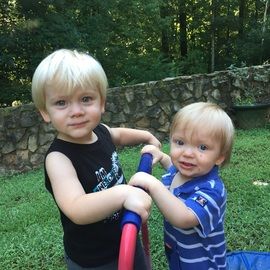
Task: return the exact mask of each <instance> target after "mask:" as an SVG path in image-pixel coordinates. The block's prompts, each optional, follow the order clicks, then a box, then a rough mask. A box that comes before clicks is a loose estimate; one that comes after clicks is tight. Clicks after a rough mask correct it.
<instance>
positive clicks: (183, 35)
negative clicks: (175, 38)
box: [178, 0, 188, 57]
mask: <svg viewBox="0 0 270 270" xmlns="http://www.w3.org/2000/svg"><path fill="white" fill-rule="evenodd" d="M178 20H179V26H180V33H179V45H180V53H181V56H182V57H183V56H187V50H188V49H187V15H186V0H179V1H178Z"/></svg>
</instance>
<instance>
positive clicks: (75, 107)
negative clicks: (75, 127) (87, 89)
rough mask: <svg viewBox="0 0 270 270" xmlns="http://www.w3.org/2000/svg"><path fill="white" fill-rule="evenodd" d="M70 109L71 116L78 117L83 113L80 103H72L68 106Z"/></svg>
mask: <svg viewBox="0 0 270 270" xmlns="http://www.w3.org/2000/svg"><path fill="white" fill-rule="evenodd" d="M70 107H71V108H70V111H71V115H72V116H79V115H81V114H82V113H83V109H82V106H81V104H80V103H77V102H74V103H72V104H71V105H70Z"/></svg>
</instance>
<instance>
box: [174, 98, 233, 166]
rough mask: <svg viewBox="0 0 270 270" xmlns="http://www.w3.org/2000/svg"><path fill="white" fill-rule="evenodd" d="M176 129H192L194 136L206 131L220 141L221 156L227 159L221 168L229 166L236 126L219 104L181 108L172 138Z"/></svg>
mask: <svg viewBox="0 0 270 270" xmlns="http://www.w3.org/2000/svg"><path fill="white" fill-rule="evenodd" d="M176 127H181V129H187V128H188V129H192V134H195V133H196V131H198V130H204V131H207V132H208V133H209V136H210V137H212V138H214V139H217V140H218V141H220V145H221V154H223V155H224V156H225V159H224V161H223V163H222V164H221V166H224V165H226V164H228V162H229V161H230V157H231V152H232V145H233V138H234V126H233V123H232V120H231V119H230V117H229V116H228V114H227V113H226V112H225V111H224V110H223V109H222V108H221V107H220V106H219V105H217V104H214V103H210V102H196V103H192V104H190V105H187V106H185V107H183V108H181V109H180V110H179V111H178V112H177V113H176V115H175V116H174V118H173V121H172V125H171V129H170V137H171V134H172V133H173V132H174V130H175V129H176Z"/></svg>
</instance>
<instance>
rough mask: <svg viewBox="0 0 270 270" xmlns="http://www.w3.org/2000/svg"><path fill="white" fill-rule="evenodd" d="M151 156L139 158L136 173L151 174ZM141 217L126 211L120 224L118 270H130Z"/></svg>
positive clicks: (148, 154)
mask: <svg viewBox="0 0 270 270" xmlns="http://www.w3.org/2000/svg"><path fill="white" fill-rule="evenodd" d="M152 160H153V156H152V155H151V154H150V153H145V154H143V155H142V156H141V159H140V163H139V166H138V169H137V172H146V173H149V174H151V172H152ZM141 223H142V220H141V217H140V216H139V215H138V214H136V213H134V212H132V211H129V210H126V211H125V213H124V215H123V219H122V222H121V226H122V236H121V242H120V252H119V260H118V270H132V269H133V263H134V255H135V249H136V239H137V233H138V232H139V231H140V227H141Z"/></svg>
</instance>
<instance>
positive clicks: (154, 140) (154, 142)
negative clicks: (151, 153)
mask: <svg viewBox="0 0 270 270" xmlns="http://www.w3.org/2000/svg"><path fill="white" fill-rule="evenodd" d="M150 135H151V137H150V139H149V141H148V143H149V144H150V145H152V146H156V147H157V148H160V147H161V142H160V141H159V140H158V139H157V138H156V137H155V136H154V135H152V134H151V133H150Z"/></svg>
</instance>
